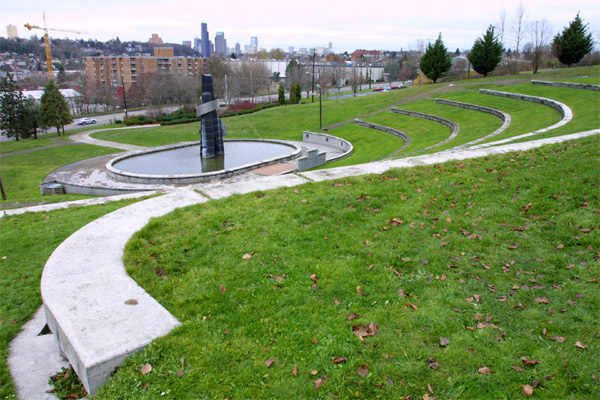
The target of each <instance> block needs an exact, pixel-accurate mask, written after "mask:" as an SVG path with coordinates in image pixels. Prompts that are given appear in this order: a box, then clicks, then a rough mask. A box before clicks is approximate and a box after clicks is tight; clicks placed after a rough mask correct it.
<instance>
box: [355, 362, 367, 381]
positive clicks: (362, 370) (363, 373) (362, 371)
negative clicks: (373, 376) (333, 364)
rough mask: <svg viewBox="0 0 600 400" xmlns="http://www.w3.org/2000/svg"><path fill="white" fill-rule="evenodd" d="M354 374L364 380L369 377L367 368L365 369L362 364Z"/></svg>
mask: <svg viewBox="0 0 600 400" xmlns="http://www.w3.org/2000/svg"><path fill="white" fill-rule="evenodd" d="M356 373H357V374H358V375H360V376H362V377H363V378H366V377H367V376H368V375H369V368H368V367H367V364H363V365H361V366H360V367H358V370H357V371H356Z"/></svg>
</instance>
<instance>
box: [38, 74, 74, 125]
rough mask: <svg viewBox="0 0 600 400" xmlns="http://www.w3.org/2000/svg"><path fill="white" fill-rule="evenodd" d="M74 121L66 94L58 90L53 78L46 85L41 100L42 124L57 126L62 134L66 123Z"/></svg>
mask: <svg viewBox="0 0 600 400" xmlns="http://www.w3.org/2000/svg"><path fill="white" fill-rule="evenodd" d="M72 121H73V118H72V117H71V113H70V111H69V105H68V104H67V101H66V100H65V98H64V96H63V95H62V93H60V91H59V90H58V86H56V84H55V83H54V81H53V80H50V81H49V82H48V83H47V84H46V86H45V87H44V94H43V95H42V99H41V101H40V124H41V126H43V127H46V128H49V127H51V126H55V127H56V132H57V133H58V135H59V136H60V131H61V129H62V131H63V133H64V131H65V125H67V124H70V123H71V122H72Z"/></svg>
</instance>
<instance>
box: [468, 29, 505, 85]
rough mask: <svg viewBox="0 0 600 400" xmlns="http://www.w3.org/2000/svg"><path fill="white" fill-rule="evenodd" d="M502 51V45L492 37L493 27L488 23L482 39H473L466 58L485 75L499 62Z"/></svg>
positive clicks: (476, 69) (475, 68)
mask: <svg viewBox="0 0 600 400" xmlns="http://www.w3.org/2000/svg"><path fill="white" fill-rule="evenodd" d="M503 52H504V46H502V43H500V42H499V41H498V38H496V37H494V27H493V26H492V25H490V27H489V28H488V29H487V31H486V32H485V34H484V35H483V39H482V38H478V39H477V40H475V44H473V48H472V49H471V53H469V55H468V56H467V58H468V60H469V61H470V62H471V64H472V65H473V69H474V70H475V71H477V72H478V73H480V74H482V75H483V76H487V75H488V74H489V73H490V72H492V71H493V70H494V69H495V68H496V67H497V66H498V64H500V61H502V53H503Z"/></svg>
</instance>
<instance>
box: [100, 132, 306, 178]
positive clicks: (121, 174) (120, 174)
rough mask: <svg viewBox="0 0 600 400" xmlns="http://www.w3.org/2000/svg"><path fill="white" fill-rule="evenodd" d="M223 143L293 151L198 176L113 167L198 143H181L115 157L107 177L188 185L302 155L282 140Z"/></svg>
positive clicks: (250, 140)
mask: <svg viewBox="0 0 600 400" xmlns="http://www.w3.org/2000/svg"><path fill="white" fill-rule="evenodd" d="M224 142H225V143H227V142H263V143H265V142H266V143H274V144H279V145H284V146H288V147H291V148H292V149H293V151H292V152H291V153H290V154H287V155H284V156H280V157H273V158H269V159H266V160H260V161H257V162H253V163H250V164H246V165H240V166H238V167H235V168H227V169H221V170H218V171H210V172H202V173H198V174H170V175H157V174H139V173H133V172H127V171H122V170H120V169H118V168H116V167H115V166H114V165H115V164H116V163H118V162H119V161H122V160H125V159H127V158H131V157H137V156H141V155H145V154H152V153H158V152H161V151H167V150H173V149H178V148H182V147H190V146H198V145H199V144H200V141H193V142H182V143H176V144H168V145H164V146H157V147H152V148H150V149H147V150H141V151H134V152H128V153H125V154H123V155H120V156H118V157H115V158H113V159H111V160H110V161H108V162H107V163H106V171H107V173H108V175H109V176H110V177H111V178H113V179H115V180H117V181H120V182H129V183H145V184H156V183H159V184H189V183H198V182H206V181H210V180H215V179H219V178H227V177H230V176H233V175H238V174H242V173H244V172H247V171H250V170H252V169H255V168H258V167H262V166H266V165H271V164H275V163H277V162H281V161H289V160H293V159H296V158H298V157H299V156H300V155H301V154H302V149H301V148H300V146H298V145H296V144H294V143H290V142H287V141H284V140H277V139H225V140H224Z"/></svg>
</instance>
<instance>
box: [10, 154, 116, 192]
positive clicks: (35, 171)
mask: <svg viewBox="0 0 600 400" xmlns="http://www.w3.org/2000/svg"><path fill="white" fill-rule="evenodd" d="M119 151H120V150H118V149H112V148H108V147H100V146H93V145H86V144H78V145H74V146H59V147H52V148H48V149H41V150H38V151H34V152H32V153H25V154H16V155H10V156H5V157H2V158H0V168H1V171H2V181H3V183H4V187H5V189H6V194H7V197H8V200H7V201H2V202H1V203H13V202H39V201H51V202H58V201H66V200H75V199H81V198H87V197H90V196H82V195H73V194H66V195H58V196H51V197H49V196H42V195H41V194H40V186H39V185H40V183H41V182H42V181H43V180H44V178H45V177H46V176H47V175H48V174H49V173H50V172H52V171H54V170H55V169H56V168H59V167H62V166H63V165H66V164H70V163H73V162H75V161H80V160H84V159H87V158H92V157H97V156H102V155H106V154H113V153H117V152H119Z"/></svg>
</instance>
